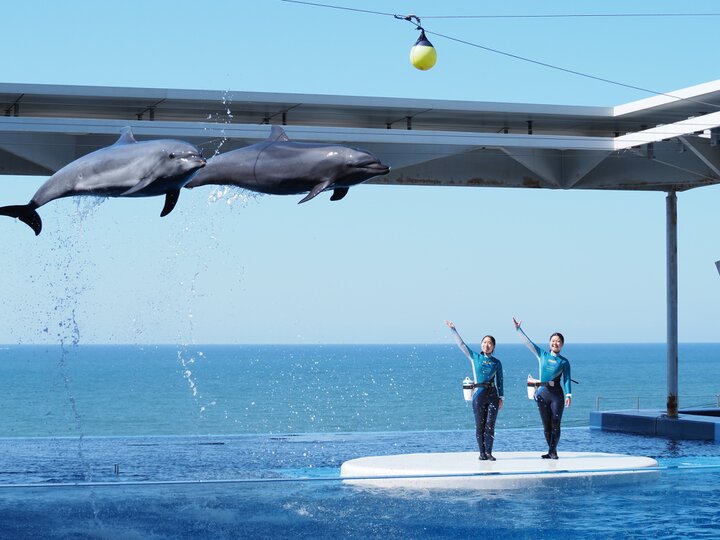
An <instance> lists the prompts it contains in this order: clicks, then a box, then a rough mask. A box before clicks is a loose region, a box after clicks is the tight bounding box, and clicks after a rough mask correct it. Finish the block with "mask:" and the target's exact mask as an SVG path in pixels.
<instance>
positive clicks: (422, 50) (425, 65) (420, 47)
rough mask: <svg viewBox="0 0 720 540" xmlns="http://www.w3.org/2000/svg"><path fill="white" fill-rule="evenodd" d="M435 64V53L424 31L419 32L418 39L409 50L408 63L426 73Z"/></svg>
mask: <svg viewBox="0 0 720 540" xmlns="http://www.w3.org/2000/svg"><path fill="white" fill-rule="evenodd" d="M435 62H437V51H436V50H435V47H433V44H432V43H430V41H429V40H428V38H426V37H425V30H422V31H420V37H419V38H418V40H417V41H416V42H415V45H413V47H412V49H410V63H411V64H412V65H413V66H414V67H416V68H417V69H419V70H422V71H427V70H428V69H430V68H431V67H433V66H434V65H435Z"/></svg>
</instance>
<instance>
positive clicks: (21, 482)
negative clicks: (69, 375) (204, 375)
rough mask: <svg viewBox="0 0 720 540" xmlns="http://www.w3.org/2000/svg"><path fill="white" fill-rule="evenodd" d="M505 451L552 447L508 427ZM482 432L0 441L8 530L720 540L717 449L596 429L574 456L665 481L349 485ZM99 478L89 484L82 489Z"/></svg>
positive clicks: (577, 440) (2, 512)
mask: <svg viewBox="0 0 720 540" xmlns="http://www.w3.org/2000/svg"><path fill="white" fill-rule="evenodd" d="M497 435H498V439H497V443H496V448H497V450H498V451H510V450H516V451H519V450H527V451H532V450H535V449H542V444H541V443H542V432H541V431H540V430H537V429H518V430H502V431H501V432H499V433H498V434H497ZM473 446H474V441H473V433H472V432H471V431H444V432H438V431H433V432H398V433H387V432H385V433H362V434H359V433H347V434H332V435H325V434H320V435H307V434H303V435H292V434H289V435H284V436H276V435H273V436H263V435H252V436H250V435H243V436H217V437H212V436H202V437H187V436H185V437H123V438H121V437H107V438H103V437H97V438H83V439H77V438H33V439H0V456H2V457H0V482H1V484H2V487H0V494H1V495H2V496H0V532H1V533H2V536H3V537H8V536H11V537H14V538H37V537H45V538H64V537H74V538H97V537H101V538H103V537H108V538H110V537H112V538H116V537H124V538H148V537H149V538H197V537H212V538H269V537H273V538H310V537H312V538H329V537H342V538H387V537H397V538H463V537H465V538H466V537H480V536H482V537H484V538H550V537H557V538H581V537H582V538H648V537H653V538H668V539H669V538H673V539H675V538H715V537H717V534H718V531H720V507H719V505H718V504H717V501H718V500H720V457H718V456H717V446H716V445H715V444H713V443H706V442H699V441H677V442H674V441H670V440H664V439H656V438H649V437H638V436H630V435H625V434H616V433H604V432H598V431H594V430H590V429H587V428H570V429H565V430H564V431H563V438H562V440H561V445H560V450H561V451H585V450H590V451H600V452H621V453H627V454H634V455H645V456H649V457H653V458H655V459H657V460H658V461H659V463H660V465H662V466H665V467H674V466H682V467H691V468H683V469H677V470H673V469H672V468H670V469H668V470H664V471H663V472H662V474H661V475H660V477H659V478H658V479H657V480H655V481H650V482H646V483H643V484H633V485H628V486H607V487H602V488H597V487H594V486H593V485H592V484H590V483H588V485H587V486H582V487H573V488H567V489H564V490H563V489H557V488H547V487H543V488H533V489H528V490H518V491H515V490H513V491H485V492H441V493H438V492H431V491H427V492H423V491H414V492H403V491H397V492H387V491H378V490H371V489H370V490H368V489H358V488H353V487H351V486H347V485H344V484H342V482H341V481H340V480H339V478H338V477H339V467H340V465H341V463H342V462H343V461H345V460H347V459H352V458H354V457H359V456H366V455H378V454H398V453H413V452H450V451H470V450H473ZM85 482H89V483H90V484H85V485H75V484H77V483H85Z"/></svg>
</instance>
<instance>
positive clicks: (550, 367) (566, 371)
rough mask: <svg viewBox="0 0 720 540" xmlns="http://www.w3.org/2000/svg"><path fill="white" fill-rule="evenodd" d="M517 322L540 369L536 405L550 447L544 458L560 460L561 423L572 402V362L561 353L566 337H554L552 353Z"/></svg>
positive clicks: (552, 338)
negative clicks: (538, 344) (564, 412)
mask: <svg viewBox="0 0 720 540" xmlns="http://www.w3.org/2000/svg"><path fill="white" fill-rule="evenodd" d="M513 323H514V324H515V329H516V330H517V331H518V332H520V335H521V336H522V338H523V341H524V342H525V345H527V347H528V349H530V351H531V352H532V353H533V354H534V355H535V357H536V358H537V359H538V364H539V366H540V382H539V383H538V390H537V392H536V394H535V402H536V403H537V406H538V411H539V412H540V418H541V419H542V423H543V431H544V432H545V440H546V441H547V444H548V453H547V454H543V456H542V457H543V459H557V458H558V455H557V445H558V441H559V440H560V422H561V420H562V415H563V411H564V410H565V407H564V406H567V407H569V406H570V401H571V400H572V393H571V387H570V362H569V361H568V359H567V358H565V357H564V356H562V355H561V354H560V349H562V346H563V345H564V344H565V338H564V337H563V335H562V334H560V333H559V332H556V333H554V334H553V335H552V336H550V351H549V352H548V351H544V350H543V349H541V348H540V347H538V346H537V345H535V343H533V342H532V341H531V340H530V338H529V337H527V334H525V332H523V330H522V328H520V323H519V322H518V321H516V320H515V319H514V318H513ZM561 379H562V385H561V382H560V380H561ZM563 390H564V394H563Z"/></svg>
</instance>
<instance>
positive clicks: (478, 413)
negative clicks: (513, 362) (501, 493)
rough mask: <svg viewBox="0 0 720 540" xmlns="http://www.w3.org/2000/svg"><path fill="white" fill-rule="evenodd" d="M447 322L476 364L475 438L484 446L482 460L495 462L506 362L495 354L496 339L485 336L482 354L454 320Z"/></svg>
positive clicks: (474, 366) (456, 338)
mask: <svg viewBox="0 0 720 540" xmlns="http://www.w3.org/2000/svg"><path fill="white" fill-rule="evenodd" d="M445 323H446V324H447V325H448V326H449V327H450V330H451V331H452V333H453V337H454V338H455V342H456V343H457V345H458V347H460V350H461V351H462V352H463V353H465V356H467V357H468V358H469V359H470V362H471V363H472V368H473V375H474V377H475V385H476V389H475V392H474V394H473V400H472V404H473V413H474V414H475V439H476V440H477V444H478V448H479V449H480V459H482V460H486V459H487V460H490V461H495V458H494V457H493V455H492V448H493V442H495V420H496V419H497V415H498V412H499V411H500V408H501V407H502V400H503V369H502V364H501V363H500V360H498V359H497V358H495V357H494V356H493V355H492V353H493V351H494V350H495V338H494V337H492V336H485V337H484V338H483V340H482V344H481V345H480V346H481V347H482V349H483V352H482V353H479V354H478V353H476V352H475V351H473V350H471V349H470V348H469V347H468V346H467V345H465V342H464V341H463V340H462V338H461V337H460V334H458V332H457V330H456V329H455V325H454V324H453V323H452V322H450V321H445Z"/></svg>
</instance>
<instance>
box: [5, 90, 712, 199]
mask: <svg viewBox="0 0 720 540" xmlns="http://www.w3.org/2000/svg"><path fill="white" fill-rule="evenodd" d="M0 112H4V116H0V173H1V174H6V175H50V174H52V173H53V172H55V171H56V170H58V169H59V168H60V167H62V166H64V165H65V164H67V163H69V162H70V161H72V160H73V159H76V158H77V157H79V156H81V155H84V154H86V153H88V152H91V151H93V150H96V149H98V148H100V147H103V146H107V145H109V144H112V142H114V140H115V139H116V138H117V136H118V135H119V133H120V130H121V128H122V127H124V126H128V125H129V126H131V127H132V128H133V132H134V133H135V135H136V137H137V138H138V139H142V138H160V137H169V138H178V139H183V140H187V141H189V142H193V143H195V144H197V145H199V146H201V147H202V148H203V149H204V153H205V155H206V156H210V155H212V154H213V153H214V152H215V150H216V149H217V147H218V146H219V145H220V142H221V141H222V140H223V139H227V140H226V141H225V142H224V143H223V145H222V148H221V151H227V150H230V149H233V148H237V147H240V146H245V145H247V144H252V143H253V142H257V141H258V140H261V139H263V138H265V137H266V136H267V135H268V134H269V131H270V130H269V128H268V126H267V125H264V124H269V123H271V124H284V125H285V129H286V131H287V133H288V136H289V137H290V138H291V139H294V140H298V141H322V142H338V143H343V144H349V145H353V146H360V147H363V148H365V149H367V150H369V151H372V152H373V153H375V154H376V155H377V156H378V157H379V158H380V159H381V160H382V161H383V162H384V163H387V164H388V165H390V166H391V167H392V171H391V173H390V174H388V175H387V176H384V177H378V178H376V179H373V180H371V181H370V182H375V183H383V184H403V185H465V186H500V187H542V188H556V189H557V188H560V189H570V188H576V189H577V188H585V189H621V190H663V191H672V190H676V191H681V190H685V189H690V188H693V187H699V186H704V185H709V184H716V183H720V155H719V154H720V147H718V146H716V144H717V142H718V132H719V131H720V130H719V129H718V128H719V127H720V80H718V81H713V82H709V83H705V84H701V85H698V86H694V87H690V88H685V89H682V90H678V91H675V92H670V93H669V94H666V95H659V96H654V97H651V98H648V99H643V100H640V101H635V102H632V103H628V104H625V105H620V106H617V107H584V106H561V105H533V104H523V103H488V102H471V101H440V100H422V99H402V98H375V97H352V96H325V95H303V94H279V93H257V92H229V91H228V92H221V91H200V90H176V89H151V88H107V87H87V86H55V85H32V84H0Z"/></svg>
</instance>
